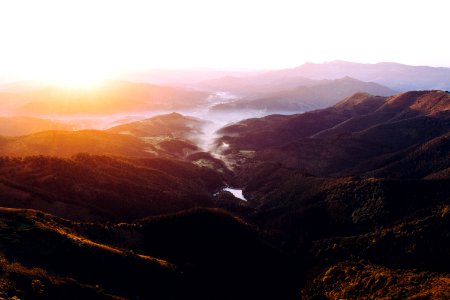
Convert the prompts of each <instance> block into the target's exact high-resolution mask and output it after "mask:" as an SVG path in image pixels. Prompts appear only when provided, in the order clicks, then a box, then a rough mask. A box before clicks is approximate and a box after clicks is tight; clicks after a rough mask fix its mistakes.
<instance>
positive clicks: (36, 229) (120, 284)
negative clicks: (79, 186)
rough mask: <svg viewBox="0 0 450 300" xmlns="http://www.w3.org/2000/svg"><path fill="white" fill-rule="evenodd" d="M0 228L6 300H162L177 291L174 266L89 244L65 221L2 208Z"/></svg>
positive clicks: (0, 261)
mask: <svg viewBox="0 0 450 300" xmlns="http://www.w3.org/2000/svg"><path fill="white" fill-rule="evenodd" d="M0 224H2V226H1V229H0V241H1V242H0V250H1V255H0V269H1V271H2V284H1V285H0V293H2V295H3V296H5V297H8V298H10V299H19V297H20V299H130V298H138V297H142V298H147V299H148V298H158V299H164V298H166V299H167V297H178V296H177V295H179V294H178V293H179V292H180V290H182V289H183V288H182V287H183V285H182V284H181V283H180V278H181V277H182V275H181V274H180V271H179V270H177V268H176V266H175V265H173V264H171V263H169V262H167V261H165V260H162V259H158V258H154V257H150V256H147V255H141V254H134V253H132V252H131V251H127V250H126V249H123V248H119V247H116V246H114V245H107V244H104V243H98V242H95V241H92V240H90V239H88V238H86V237H85V236H83V235H82V234H79V233H78V232H77V231H76V230H74V229H75V223H72V222H70V221H67V220H63V219H60V218H56V217H54V216H51V215H48V214H44V213H42V212H39V211H35V210H21V209H11V208H3V207H2V208H0ZM87 266H88V267H87ZM174 286H175V287H177V288H175V289H174Z"/></svg>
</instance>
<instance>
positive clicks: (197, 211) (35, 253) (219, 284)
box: [0, 62, 450, 299]
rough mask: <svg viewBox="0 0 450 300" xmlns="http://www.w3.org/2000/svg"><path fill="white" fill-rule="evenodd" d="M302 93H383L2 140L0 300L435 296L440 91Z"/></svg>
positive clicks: (445, 222) (446, 108)
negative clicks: (248, 113)
mask: <svg viewBox="0 0 450 300" xmlns="http://www.w3.org/2000/svg"><path fill="white" fill-rule="evenodd" d="M332 64H333V65H336V64H341V62H333V63H332ZM368 68H369V67H368ZM312 69H314V68H312ZM369 69H370V68H369ZM314 72H316V71H314ZM317 72H318V71H317ZM310 74H313V72H312V71H311V73H310ZM317 74H319V73H317ZM252 76H256V75H255V74H253V75H252ZM277 76H278V75H277ZM311 77H313V76H312V75H311ZM339 78H341V77H339ZM231 81H233V80H231ZM313 81H316V79H311V80H310V79H307V80H306V79H305V83H306V82H309V83H307V84H309V85H305V86H303V87H301V88H298V89H296V90H295V91H296V93H300V92H299V91H300V90H301V91H303V92H302V93H305V94H306V93H307V92H306V91H310V90H311V89H313V88H314V85H310V84H311V83H312V82H313ZM319 81H320V82H321V83H320V85H321V86H322V87H323V88H324V91H323V93H324V94H322V96H320V97H318V98H317V100H316V101H314V102H318V101H320V99H322V100H324V102H322V103H321V104H320V105H323V106H324V105H326V103H327V102H326V101H325V98H326V97H325V95H331V94H332V91H335V93H336V94H337V95H344V94H345V93H347V92H350V89H349V90H345V93H343V94H339V90H338V89H336V86H337V85H341V84H343V83H349V86H355V85H357V84H361V85H363V86H366V87H367V86H369V87H373V88H375V90H385V91H386V92H387V93H386V94H385V95H372V94H369V93H367V92H360V91H357V92H356V93H353V94H352V95H348V96H347V95H345V96H342V99H340V100H337V99H336V100H333V101H334V103H333V105H331V106H329V107H325V108H320V109H314V107H312V106H310V107H309V109H310V110H311V111H308V112H305V113H298V114H291V115H281V114H272V115H268V116H265V117H261V118H250V119H245V120H241V121H239V122H236V123H231V124H227V125H226V126H224V127H222V128H220V129H219V130H218V131H217V132H215V134H214V136H213V137H214V138H213V140H212V146H211V147H208V148H205V147H203V144H202V143H201V142H200V141H201V138H200V136H203V135H204V134H205V132H204V131H205V127H208V126H209V125H210V122H211V121H208V120H202V119H199V118H195V117H190V116H185V115H182V114H180V113H170V114H164V115H158V116H154V117H151V118H143V119H141V120H139V121H131V122H121V124H120V125H116V126H110V127H109V128H106V129H104V130H78V131H73V130H64V128H55V129H52V128H48V129H49V130H46V131H38V132H34V131H33V130H34V129H33V128H32V126H30V130H29V131H28V130H27V131H26V132H25V133H24V134H22V132H21V131H20V130H17V133H16V134H12V133H11V134H10V136H2V137H1V138H0V206H1V207H0V271H1V272H2V278H1V280H0V297H4V298H6V299H8V298H12V299H14V297H15V298H16V299H17V298H21V299H22V298H23V299H62V298H64V299H137V298H139V299H299V298H300V299H369V298H380V299H447V298H449V297H450V272H449V270H450V264H449V261H448V253H449V245H450V235H449V231H448V228H449V225H450V203H449V199H450V159H449V158H450V142H449V141H450V94H449V93H448V92H446V91H442V90H424V91H416V90H413V91H407V92H401V93H396V94H393V95H391V93H393V92H392V91H391V90H389V89H387V88H385V87H381V86H379V85H378V84H375V83H370V84H367V83H364V82H360V81H356V80H355V79H352V78H341V79H330V80H319ZM286 82H288V81H286ZM233 84H234V83H233ZM287 84H288V83H287ZM330 85H331V86H333V85H334V87H335V88H331V87H330V88H329V90H327V89H326V88H325V87H326V86H330ZM283 88H284V87H283ZM196 93H197V92H196ZM200 93H201V94H202V95H203V93H204V92H200ZM325 93H326V94H325ZM206 94H207V95H208V93H206ZM287 95H288V94H284V96H280V98H279V99H280V100H282V99H287ZM258 97H259V95H258ZM336 97H338V96H336ZM257 99H258V98H257V97H256V98H255V99H254V100H255V101H256V100H257ZM241 100H242V99H241ZM241 100H239V101H241ZM327 101H329V99H328V100H327ZM7 121H8V120H7ZM50 125H52V124H50ZM50 125H49V126H50ZM46 126H47V125H46ZM52 126H53V125H52ZM36 130H39V128H37V129H36ZM32 131H33V132H32ZM225 188H228V189H225ZM233 188H234V189H238V190H240V191H242V192H243V196H244V197H245V199H246V200H242V199H239V198H236V197H235V196H234V195H233V194H232V193H230V192H228V191H229V190H230V189H231V190H233Z"/></svg>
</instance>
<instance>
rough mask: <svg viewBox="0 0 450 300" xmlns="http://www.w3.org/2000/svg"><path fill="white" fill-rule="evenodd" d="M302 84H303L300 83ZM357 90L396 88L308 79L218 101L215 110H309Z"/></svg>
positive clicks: (384, 91) (387, 92)
mask: <svg viewBox="0 0 450 300" xmlns="http://www.w3.org/2000/svg"><path fill="white" fill-rule="evenodd" d="M299 85H300V84H299ZM356 92H365V93H369V94H373V95H379V96H390V95H393V94H395V92H394V91H393V90H391V89H389V88H386V87H383V86H381V85H379V84H376V83H372V82H362V81H359V80H356V79H353V78H350V77H344V78H341V79H336V80H320V81H316V82H315V83H311V82H309V84H308V85H306V86H301V85H300V86H298V87H296V88H293V89H290V90H279V91H277V92H273V93H272V94H267V95H265V96H264V97H262V98H257V99H253V100H247V99H242V100H237V101H233V102H229V103H223V104H218V105H216V106H214V107H213V109H214V110H217V111H222V110H242V109H254V110H265V111H269V112H270V111H275V112H277V111H278V112H288V111H294V112H299V111H310V110H313V109H317V108H324V107H328V106H331V105H334V104H336V103H337V102H338V101H339V100H341V99H342V98H344V97H347V96H350V95H352V94H354V93H356Z"/></svg>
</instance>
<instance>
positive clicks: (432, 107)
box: [378, 90, 450, 115]
mask: <svg viewBox="0 0 450 300" xmlns="http://www.w3.org/2000/svg"><path fill="white" fill-rule="evenodd" d="M378 110H379V111H380V112H389V111H396V110H397V111H399V110H403V111H415V112H418V113H421V114H424V115H436V114H439V113H443V112H448V111H450V94H449V93H447V92H444V91H438V90H431V91H410V92H405V93H401V94H397V95H395V96H392V97H389V99H388V100H387V101H386V103H385V104H384V105H383V106H381V107H380V108H379V109H378Z"/></svg>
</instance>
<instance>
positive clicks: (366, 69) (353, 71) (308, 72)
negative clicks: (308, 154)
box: [272, 60, 450, 91]
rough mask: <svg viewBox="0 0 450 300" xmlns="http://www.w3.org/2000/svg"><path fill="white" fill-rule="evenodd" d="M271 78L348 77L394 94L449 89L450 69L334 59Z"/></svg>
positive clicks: (280, 71) (286, 70)
mask: <svg viewBox="0 0 450 300" xmlns="http://www.w3.org/2000/svg"><path fill="white" fill-rule="evenodd" d="M272 76H279V77H298V76H303V77H307V78H311V79H338V78H342V77H344V76H350V77H353V78H356V79H358V80H362V81H369V82H376V83H378V84H381V85H385V86H387V87H389V88H392V89H394V90H397V91H409V90H433V89H440V90H450V68H436V67H428V66H410V65H402V64H398V63H389V62H382V63H376V64H361V63H353V62H346V61H339V60H337V61H331V62H326V63H323V64H316V63H305V64H303V65H301V66H299V67H296V68H292V69H285V70H277V71H273V73H272Z"/></svg>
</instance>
